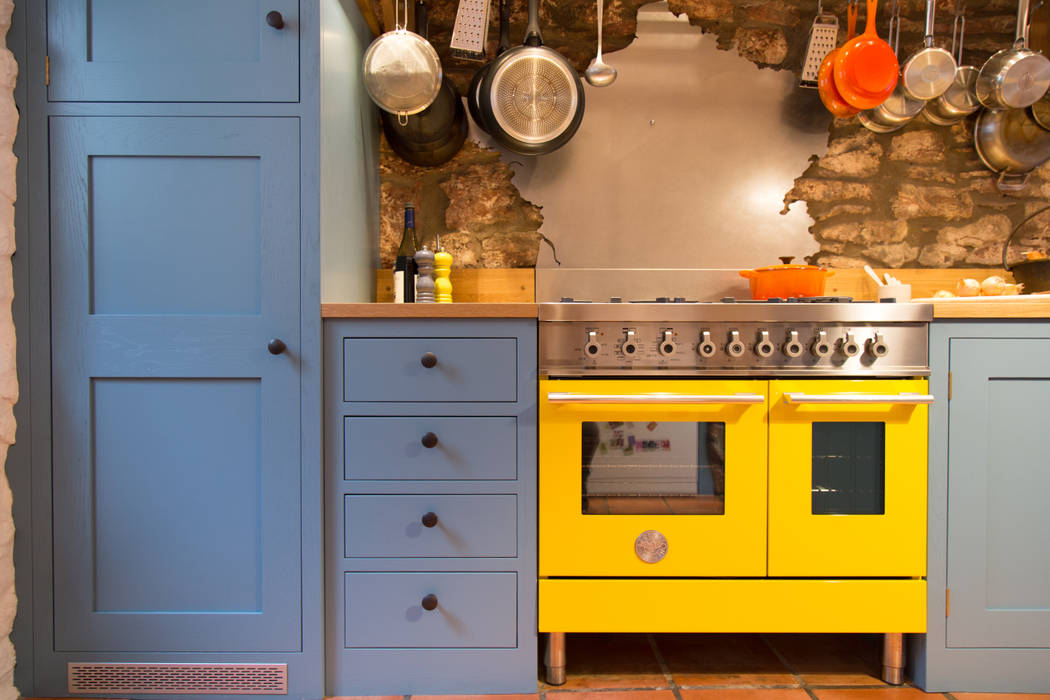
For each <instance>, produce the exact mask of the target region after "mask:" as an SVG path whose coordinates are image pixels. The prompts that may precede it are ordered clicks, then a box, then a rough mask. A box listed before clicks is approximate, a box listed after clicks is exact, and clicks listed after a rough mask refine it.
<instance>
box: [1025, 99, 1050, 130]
mask: <svg viewBox="0 0 1050 700" xmlns="http://www.w3.org/2000/svg"><path fill="white" fill-rule="evenodd" d="M1028 111H1029V112H1030V113H1031V115H1032V119H1034V120H1035V123H1036V124H1038V125H1039V126H1041V127H1043V128H1044V129H1050V93H1048V94H1046V95H1043V97H1042V99H1040V100H1037V101H1036V102H1035V103H1034V104H1032V105H1031V106H1030V107H1029V108H1028Z"/></svg>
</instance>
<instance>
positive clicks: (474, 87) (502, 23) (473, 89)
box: [467, 0, 510, 132]
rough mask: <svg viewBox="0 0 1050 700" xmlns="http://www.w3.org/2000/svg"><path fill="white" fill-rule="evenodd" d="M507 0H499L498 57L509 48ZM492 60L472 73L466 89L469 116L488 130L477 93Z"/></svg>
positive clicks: (484, 129) (508, 9)
mask: <svg viewBox="0 0 1050 700" xmlns="http://www.w3.org/2000/svg"><path fill="white" fill-rule="evenodd" d="M507 3H508V0H499V47H498V48H497V49H496V57H497V58H499V57H500V56H502V55H503V53H504V52H506V51H507V49H509V48H510V8H509V7H508V6H507ZM491 67H492V62H491V61H490V62H489V63H486V64H485V65H483V66H482V67H481V68H479V69H478V70H477V72H475V73H474V77H473V78H471V80H470V89H468V90H467V107H468V108H469V109H470V117H471V119H473V120H474V123H475V124H477V125H478V127H479V128H481V129H482V130H483V131H485V132H488V127H487V126H486V125H485V122H484V116H483V115H482V113H481V105H480V104H479V96H478V94H479V93H480V92H481V81H482V80H484V79H485V76H486V75H487V74H488V71H489V68H491Z"/></svg>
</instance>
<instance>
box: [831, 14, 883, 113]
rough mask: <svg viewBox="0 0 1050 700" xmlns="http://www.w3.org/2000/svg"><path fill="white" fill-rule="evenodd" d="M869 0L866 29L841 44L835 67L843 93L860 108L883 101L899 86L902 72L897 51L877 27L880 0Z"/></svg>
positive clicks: (837, 80)
mask: <svg viewBox="0 0 1050 700" xmlns="http://www.w3.org/2000/svg"><path fill="white" fill-rule="evenodd" d="M867 2H868V17H867V24H866V25H865V27H864V33H863V34H861V35H860V36H858V37H857V38H856V39H853V40H852V41H847V42H846V43H845V44H843V45H842V47H841V48H839V50H838V51H837V52H836V54H835V61H834V64H835V65H834V69H833V71H832V74H833V75H834V78H835V87H836V88H837V89H838V91H839V95H841V97H842V99H843V100H845V101H846V102H848V103H849V104H850V105H852V106H853V107H856V108H857V109H873V108H875V107H878V106H879V105H880V104H882V103H883V101H885V99H886V98H887V97H889V96H890V93H891V92H893V88H895V87H896V86H897V77H898V75H899V73H900V67H899V66H898V65H897V56H896V54H894V52H893V49H892V48H890V45H889V44H887V43H886V42H885V41H883V40H882V39H880V38H879V34H878V32H877V31H875V11H876V10H877V9H878V5H879V0H867Z"/></svg>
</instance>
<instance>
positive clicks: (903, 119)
mask: <svg viewBox="0 0 1050 700" xmlns="http://www.w3.org/2000/svg"><path fill="white" fill-rule="evenodd" d="M900 34H901V17H900V2H898V1H897V0H894V2H893V4H892V6H891V10H890V24H889V31H888V32H887V34H886V38H887V39H889V40H890V41H891V42H892V46H893V53H894V55H896V53H897V50H898V48H899V47H900ZM924 104H925V102H923V101H922V100H916V99H913V98H912V97H909V96H908V93H907V91H906V90H905V89H904V84H903V81H900V80H898V81H897V84H896V85H895V86H894V88H893V92H891V93H890V95H889V97H887V98H886V99H885V100H883V102H882V104H880V105H879V106H878V107H875V108H874V109H866V110H864V111H862V112H861V113H860V115H859V116H858V117H857V118H858V120H859V121H860V123H861V124H862V125H863V126H864V127H865V128H866V129H868V130H869V131H874V132H875V133H878V134H888V133H890V132H891V131H896V130H897V129H900V128H901V127H902V126H904V125H905V124H907V123H908V122H910V121H911V120H912V119H914V118H915V117H916V115H918V114H919V112H921V111H922V107H923V105H924Z"/></svg>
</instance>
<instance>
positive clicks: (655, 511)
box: [539, 379, 768, 577]
mask: <svg viewBox="0 0 1050 700" xmlns="http://www.w3.org/2000/svg"><path fill="white" fill-rule="evenodd" d="M767 387H768V382H766V381H704V380H631V379H624V380H597V379H590V380H559V379H553V380H541V381H540V407H539V573H540V576H548V577H549V576H764V575H765V573H766V438H767V404H768V401H767V393H766V391H767Z"/></svg>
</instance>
